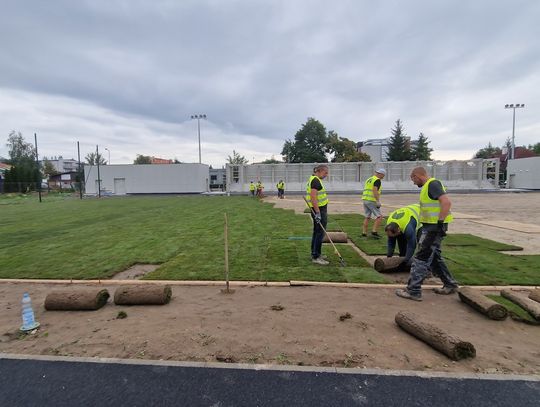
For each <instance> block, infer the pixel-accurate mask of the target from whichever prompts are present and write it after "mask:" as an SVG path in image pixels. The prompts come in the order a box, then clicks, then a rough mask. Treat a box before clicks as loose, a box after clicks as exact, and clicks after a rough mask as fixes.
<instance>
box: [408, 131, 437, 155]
mask: <svg viewBox="0 0 540 407" xmlns="http://www.w3.org/2000/svg"><path fill="white" fill-rule="evenodd" d="M429 143H430V142H429V141H428V138H427V137H426V136H424V133H420V134H419V135H418V140H417V142H416V146H415V147H414V148H413V149H412V151H411V160H413V161H430V160H431V152H432V151H433V149H432V148H429Z"/></svg>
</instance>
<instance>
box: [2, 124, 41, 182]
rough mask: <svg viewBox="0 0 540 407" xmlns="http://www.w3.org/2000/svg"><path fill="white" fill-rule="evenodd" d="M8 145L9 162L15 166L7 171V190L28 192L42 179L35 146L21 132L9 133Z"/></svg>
mask: <svg viewBox="0 0 540 407" xmlns="http://www.w3.org/2000/svg"><path fill="white" fill-rule="evenodd" d="M6 146H7V148H8V151H9V160H8V161H9V164H11V165H12V166H13V167H12V168H11V169H10V170H8V171H6V173H5V187H4V190H5V191H6V192H28V191H30V190H34V189H35V188H36V187H37V185H38V183H39V182H40V180H41V174H40V171H39V168H38V166H37V164H36V161H35V159H36V154H35V149H34V146H33V145H32V144H31V143H27V142H26V141H25V139H24V137H23V135H22V134H21V133H20V132H16V131H12V132H11V133H9V136H8V142H7V143H6Z"/></svg>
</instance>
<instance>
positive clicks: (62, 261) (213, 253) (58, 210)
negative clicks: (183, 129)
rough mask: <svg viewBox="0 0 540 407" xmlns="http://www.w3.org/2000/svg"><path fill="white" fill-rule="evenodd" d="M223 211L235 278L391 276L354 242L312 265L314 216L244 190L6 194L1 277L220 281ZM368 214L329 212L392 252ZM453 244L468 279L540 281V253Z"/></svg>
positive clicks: (451, 256)
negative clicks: (133, 274)
mask: <svg viewBox="0 0 540 407" xmlns="http://www.w3.org/2000/svg"><path fill="white" fill-rule="evenodd" d="M225 212H226V213H227V214H228V217H229V245H230V248H229V259H230V261H229V264H230V278H231V279H233V280H251V281H288V280H317V281H337V282H388V280H387V279H386V278H385V277H384V276H383V275H381V274H379V273H377V272H375V271H374V270H372V269H371V268H370V267H369V265H368V264H367V263H366V262H365V261H364V260H363V259H362V258H361V257H360V256H359V255H358V254H357V253H356V252H355V251H354V250H353V249H352V248H351V247H349V246H346V245H339V249H340V251H341V254H342V255H343V257H344V258H345V261H346V263H347V267H344V268H342V267H339V263H338V261H337V257H335V255H334V254H333V250H332V249H331V247H330V246H329V245H325V246H324V252H325V254H326V255H327V256H328V257H329V258H330V259H331V260H332V264H331V266H330V267H320V266H315V265H312V264H311V261H310V256H309V253H310V250H309V246H310V241H309V237H310V235H311V228H312V226H311V221H310V219H309V216H307V215H296V214H294V212H293V211H289V210H283V209H275V208H273V206H272V205H270V204H265V203H260V202H258V201H257V200H255V199H252V198H249V197H240V196H233V197H220V196H218V197H216V196H181V197H180V196H168V197H163V196H160V197H123V198H104V199H99V200H98V199H85V200H82V201H81V200H78V199H75V198H72V197H66V196H54V197H45V198H44V201H43V203H41V204H40V203H39V202H37V198H36V197H17V196H11V197H7V196H3V197H0V278H61V279H70V278H74V279H94V278H110V277H111V276H113V275H114V274H116V273H118V272H120V271H122V270H124V269H126V268H128V267H129V266H131V265H133V264H136V263H157V264H160V267H159V268H158V269H157V270H156V271H155V272H153V273H151V274H149V275H148V276H147V278H152V279H178V280H222V279H223V278H224V268H225V266H224V246H223V244H224V234H223V224H224V215H223V214H224V213H225ZM361 222H362V217H361V216H360V215H330V223H329V225H328V229H329V230H344V231H346V232H347V233H348V234H349V236H350V237H351V238H352V239H353V240H354V241H355V242H356V244H357V245H358V247H360V248H361V249H363V250H365V251H366V252H367V253H370V254H384V253H385V250H384V245H385V242H384V241H374V240H370V239H362V238H359V236H360V227H361V226H360V225H361ZM447 242H448V243H447V245H446V247H445V248H444V252H445V255H447V257H448V263H449V266H450V268H451V270H452V271H453V272H454V273H455V275H456V277H457V278H458V280H459V281H460V282H461V283H462V284H539V283H540V277H539V276H538V274H539V273H538V271H537V270H538V269H539V268H540V256H514V257H512V258H510V256H508V255H505V254H501V253H499V252H498V251H497V250H511V249H516V248H515V247H514V248H512V247H510V248H509V247H507V246H505V245H501V244H499V243H495V242H491V241H489V240H484V239H479V238H476V237H473V236H469V235H461V236H459V235H455V236H450V237H449V238H448V239H447ZM470 259H474V261H473V262H472V263H471V262H470V261H469V260H470ZM512 259H513V261H511V260H512Z"/></svg>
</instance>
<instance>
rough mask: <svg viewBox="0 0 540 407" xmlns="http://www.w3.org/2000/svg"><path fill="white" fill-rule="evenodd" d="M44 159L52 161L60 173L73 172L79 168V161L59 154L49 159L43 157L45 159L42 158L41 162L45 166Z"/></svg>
mask: <svg viewBox="0 0 540 407" xmlns="http://www.w3.org/2000/svg"><path fill="white" fill-rule="evenodd" d="M44 161H48V162H50V163H51V164H52V165H53V167H54V169H55V170H56V172H58V173H65V172H73V171H77V170H78V169H79V162H78V161H77V160H75V159H73V158H69V159H67V158H63V157H62V156H59V157H58V158H56V157H54V158H50V159H49V158H47V157H43V160H40V162H39V164H40V165H41V166H43V162H44ZM81 165H83V164H81Z"/></svg>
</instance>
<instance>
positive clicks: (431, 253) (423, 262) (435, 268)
mask: <svg viewBox="0 0 540 407" xmlns="http://www.w3.org/2000/svg"><path fill="white" fill-rule="evenodd" d="M443 239H444V236H442V235H441V234H440V232H438V231H427V230H425V228H424V230H422V234H421V236H420V241H419V242H418V246H419V248H418V251H417V252H416V255H415V256H414V258H413V262H412V265H411V275H410V277H409V281H408V283H407V291H408V292H409V294H411V295H415V296H421V295H422V282H423V281H424V279H425V278H426V277H427V275H428V274H429V273H430V271H431V272H432V273H433V275H435V276H436V277H439V278H440V279H441V281H442V283H443V286H444V287H449V288H455V287H457V286H458V283H457V282H456V280H455V279H454V277H453V276H452V274H451V273H450V270H448V267H447V266H446V263H445V262H444V259H443V258H442V256H441V243H442V240H443Z"/></svg>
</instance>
